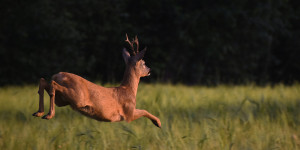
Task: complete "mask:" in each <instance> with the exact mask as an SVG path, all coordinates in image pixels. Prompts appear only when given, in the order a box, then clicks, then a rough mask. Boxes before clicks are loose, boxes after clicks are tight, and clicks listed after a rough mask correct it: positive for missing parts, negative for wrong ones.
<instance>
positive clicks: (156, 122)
mask: <svg viewBox="0 0 300 150" xmlns="http://www.w3.org/2000/svg"><path fill="white" fill-rule="evenodd" d="M151 121H152V123H153V124H154V125H155V126H157V127H159V128H161V123H160V121H159V120H151Z"/></svg>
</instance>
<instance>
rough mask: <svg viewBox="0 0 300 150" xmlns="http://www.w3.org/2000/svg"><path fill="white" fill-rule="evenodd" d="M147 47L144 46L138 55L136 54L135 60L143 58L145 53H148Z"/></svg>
mask: <svg viewBox="0 0 300 150" xmlns="http://www.w3.org/2000/svg"><path fill="white" fill-rule="evenodd" d="M146 50H147V47H146V48H144V49H143V50H142V51H141V52H139V53H138V54H137V55H136V56H135V60H136V61H139V60H141V59H143V57H144V55H145V53H146Z"/></svg>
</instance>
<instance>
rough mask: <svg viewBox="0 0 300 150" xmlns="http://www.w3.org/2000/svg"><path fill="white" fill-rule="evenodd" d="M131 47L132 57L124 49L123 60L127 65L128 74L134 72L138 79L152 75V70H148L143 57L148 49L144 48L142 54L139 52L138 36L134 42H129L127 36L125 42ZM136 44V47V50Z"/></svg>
mask: <svg viewBox="0 0 300 150" xmlns="http://www.w3.org/2000/svg"><path fill="white" fill-rule="evenodd" d="M125 41H126V42H127V43H128V44H129V45H130V47H131V50H132V56H131V55H130V53H129V52H128V51H127V50H126V48H124V49H123V58H124V61H125V63H126V72H127V71H129V72H134V74H135V75H136V77H138V78H140V77H145V76H149V75H150V68H148V67H147V66H146V64H145V61H144V60H143V57H144V55H145V53H146V48H144V49H143V50H142V51H141V52H139V41H138V38H137V36H135V38H134V39H133V40H132V41H129V39H128V36H127V34H126V40H125ZM134 44H135V45H136V50H135V49H134Z"/></svg>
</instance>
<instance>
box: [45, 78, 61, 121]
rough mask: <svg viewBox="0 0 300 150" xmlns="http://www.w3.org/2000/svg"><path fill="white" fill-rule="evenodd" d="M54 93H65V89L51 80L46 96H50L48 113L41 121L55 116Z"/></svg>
mask: <svg viewBox="0 0 300 150" xmlns="http://www.w3.org/2000/svg"><path fill="white" fill-rule="evenodd" d="M56 91H59V92H63V91H65V87H63V86H61V85H59V84H58V83H56V82H55V81H54V80H52V81H51V83H50V86H49V90H48V94H49V96H50V109H49V113H48V114H47V115H45V116H43V119H48V120H49V119H51V118H53V117H54V115H55V92H56Z"/></svg>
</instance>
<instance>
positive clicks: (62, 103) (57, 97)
mask: <svg viewBox="0 0 300 150" xmlns="http://www.w3.org/2000/svg"><path fill="white" fill-rule="evenodd" d="M54 102H55V104H56V106H58V107H62V106H66V105H69V103H68V102H67V101H65V100H64V97H63V96H62V95H61V94H60V93H57V94H56V95H55V101H54Z"/></svg>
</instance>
